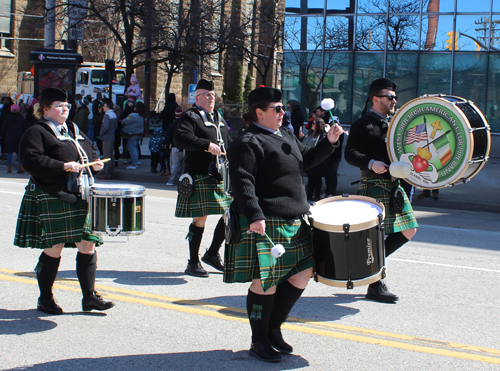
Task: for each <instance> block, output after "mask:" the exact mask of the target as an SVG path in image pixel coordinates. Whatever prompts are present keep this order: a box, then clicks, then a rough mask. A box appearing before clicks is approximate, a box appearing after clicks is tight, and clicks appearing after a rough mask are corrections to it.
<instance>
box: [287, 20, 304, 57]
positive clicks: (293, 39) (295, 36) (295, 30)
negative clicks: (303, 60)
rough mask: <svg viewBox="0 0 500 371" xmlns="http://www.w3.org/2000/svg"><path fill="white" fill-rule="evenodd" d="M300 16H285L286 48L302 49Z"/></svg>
mask: <svg viewBox="0 0 500 371" xmlns="http://www.w3.org/2000/svg"><path fill="white" fill-rule="evenodd" d="M300 19H301V18H300V17H285V42H284V45H283V48H284V49H294V50H299V49H300Z"/></svg>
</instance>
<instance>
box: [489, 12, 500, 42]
mask: <svg viewBox="0 0 500 371" xmlns="http://www.w3.org/2000/svg"><path fill="white" fill-rule="evenodd" d="M490 27H491V49H492V50H495V51H499V50H500V49H499V48H500V15H494V16H493V17H492V20H491V26H490Z"/></svg>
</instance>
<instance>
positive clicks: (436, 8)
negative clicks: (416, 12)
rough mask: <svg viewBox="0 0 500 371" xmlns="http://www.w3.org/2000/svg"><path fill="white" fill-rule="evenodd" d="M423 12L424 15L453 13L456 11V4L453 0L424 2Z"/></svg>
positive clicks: (427, 0)
mask: <svg viewBox="0 0 500 371" xmlns="http://www.w3.org/2000/svg"><path fill="white" fill-rule="evenodd" d="M422 11H423V12H424V13H432V12H440V13H453V12H454V11H455V2H454V1H453V0H452V1H450V0H424V3H423V4H422Z"/></svg>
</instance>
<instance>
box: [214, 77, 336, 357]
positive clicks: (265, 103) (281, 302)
mask: <svg viewBox="0 0 500 371" xmlns="http://www.w3.org/2000/svg"><path fill="white" fill-rule="evenodd" d="M281 98H282V96H281V91H280V90H278V89H273V88H266V87H260V88H257V89H255V90H253V91H252V92H251V93H250V95H249V97H248V106H249V113H248V114H247V115H245V117H244V119H245V120H246V121H248V122H247V123H248V124H249V125H248V128H247V129H246V130H245V131H244V132H243V133H242V134H241V135H240V136H239V137H238V139H236V140H235V141H234V143H233V145H232V147H231V151H230V154H229V174H230V180H231V184H232V189H233V194H234V202H233V203H232V205H231V208H232V209H234V210H236V212H237V213H238V214H240V216H239V224H240V233H241V240H240V241H239V242H237V243H232V244H227V245H226V250H225V260H224V261H225V264H224V282H227V283H231V282H252V283H251V285H250V288H249V290H248V296H247V312H248V317H249V319H250V326H251V328H252V345H251V348H250V355H252V356H254V357H256V358H258V359H260V360H262V361H266V362H279V361H280V360H281V354H280V352H281V353H284V354H288V353H291V352H292V350H293V349H292V347H291V346H290V345H289V344H287V343H286V342H285V341H284V340H283V337H282V335H281V330H280V327H281V324H282V323H283V322H284V321H285V319H286V317H287V315H288V313H289V312H290V310H291V309H292V307H293V306H294V304H295V302H296V301H297V300H298V299H299V297H300V296H301V295H302V292H303V291H304V289H305V287H306V286H307V283H308V281H309V279H310V278H311V276H312V267H313V261H312V256H311V240H310V236H309V227H308V226H307V225H306V224H305V222H304V221H303V219H302V216H303V215H304V214H306V213H307V212H308V211H309V204H308V203H307V198H306V194H305V191H304V185H303V183H302V176H301V174H302V171H303V170H307V169H308V168H310V167H313V166H315V165H317V164H319V163H320V162H321V161H323V160H324V159H325V158H327V157H328V156H329V155H330V154H331V153H332V152H333V151H334V150H335V149H336V148H337V147H338V144H337V140H338V138H339V136H340V134H342V132H343V130H342V128H341V127H340V126H338V125H335V126H334V127H333V128H332V129H331V130H330V131H329V133H328V136H327V138H325V139H324V140H322V141H320V142H319V143H318V145H317V146H316V147H314V148H309V147H305V146H304V145H302V143H300V141H299V140H298V139H297V138H296V137H295V136H294V134H293V133H292V132H291V131H289V130H288V129H285V128H280V127H281V124H282V119H283V115H284V110H283V109H284V108H283V104H282V103H281ZM339 150H340V149H339ZM266 236H268V237H269V238H270V240H271V241H272V242H273V243H274V244H282V245H283V246H284V248H285V251H286V252H285V254H284V255H282V256H281V257H279V258H274V257H273V256H272V255H271V248H272V247H273V246H272V244H271V242H269V240H268V237H266ZM226 242H228V241H226ZM277 350H278V351H277Z"/></svg>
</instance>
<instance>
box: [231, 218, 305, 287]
mask: <svg viewBox="0 0 500 371" xmlns="http://www.w3.org/2000/svg"><path fill="white" fill-rule="evenodd" d="M266 218H267V220H266V234H267V235H268V236H269V238H270V239H271V241H273V243H274V244H282V245H283V247H284V248H285V250H286V252H285V254H283V255H282V256H281V257H279V258H274V257H273V256H272V255H271V248H272V247H273V245H272V244H271V242H269V240H268V239H267V238H266V237H265V236H261V235H259V234H256V233H250V234H248V233H247V231H248V227H249V225H248V220H247V218H246V217H245V216H243V215H240V217H239V220H240V229H241V241H240V243H239V244H226V247H225V251H224V282H226V283H233V282H249V281H252V280H254V279H260V280H261V282H262V288H263V289H264V291H267V290H268V289H269V288H270V287H272V286H275V285H278V284H280V283H282V282H285V281H286V280H288V279H289V278H290V277H292V276H294V275H296V274H297V273H300V272H302V271H303V270H306V269H308V268H312V267H313V259H312V250H311V249H312V248H311V234H310V227H309V226H308V225H307V224H306V222H305V221H303V220H302V219H301V218H297V219H295V221H294V222H293V224H289V223H288V222H287V221H286V220H285V219H283V218H280V217H266Z"/></svg>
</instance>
